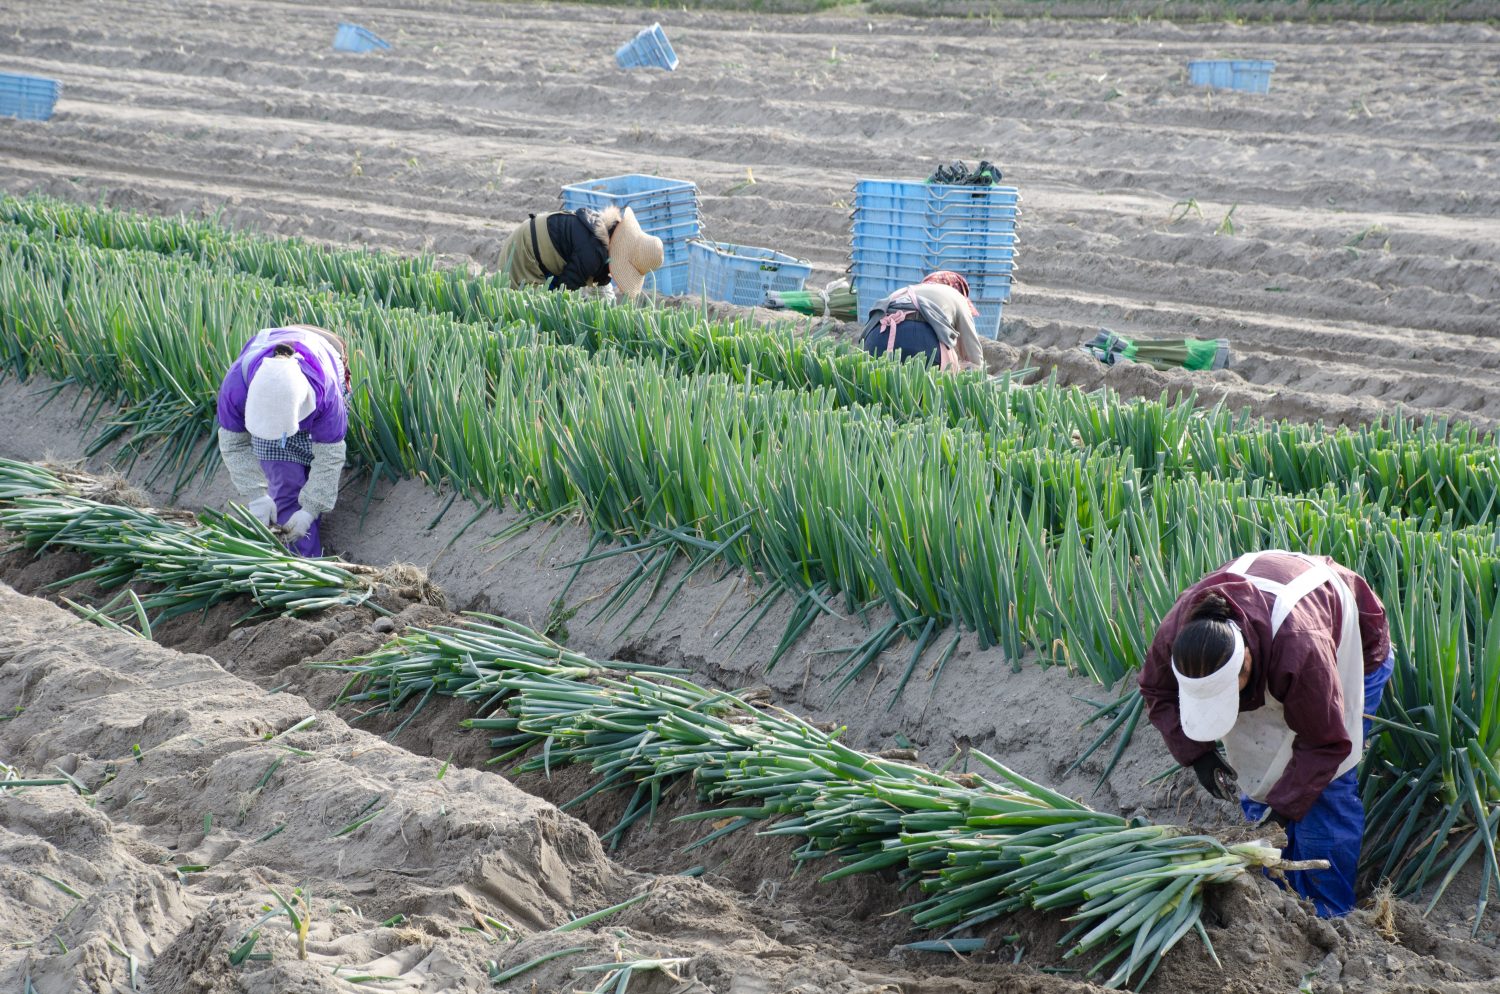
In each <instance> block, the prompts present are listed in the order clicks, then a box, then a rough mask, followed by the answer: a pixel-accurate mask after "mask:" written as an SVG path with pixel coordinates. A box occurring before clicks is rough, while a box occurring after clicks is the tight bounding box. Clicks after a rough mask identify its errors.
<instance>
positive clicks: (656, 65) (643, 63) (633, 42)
mask: <svg viewBox="0 0 1500 994" xmlns="http://www.w3.org/2000/svg"><path fill="white" fill-rule="evenodd" d="M615 63H616V64H617V65H618V66H619V67H620V68H621V69H665V70H667V71H668V72H672V71H674V70H675V69H676V68H677V53H676V52H675V51H673V50H672V43H671V42H669V41H667V33H666V32H665V31H663V30H662V29H661V25H660V24H653V25H651V26H650V27H649V28H642V29H641V30H640V33H639V34H637V35H636V36H635V37H634V38H632V39H630V40H629V41H627V42H626V43H625V44H623V45H621V46H620V47H619V48H617V49H615Z"/></svg>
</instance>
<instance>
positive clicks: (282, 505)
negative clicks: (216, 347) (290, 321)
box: [219, 324, 349, 556]
mask: <svg viewBox="0 0 1500 994" xmlns="http://www.w3.org/2000/svg"><path fill="white" fill-rule="evenodd" d="M348 391H349V364H348V359H347V351H346V349H345V347H344V342H343V340H342V339H340V338H339V337H338V336H337V335H335V334H333V332H331V331H326V330H324V329H322V328H317V327H314V326H312V325H306V324H303V325H291V326H289V327H285V328H268V329H266V330H265V331H262V332H260V333H259V334H257V335H256V336H255V337H254V338H252V339H251V340H250V341H249V342H248V343H247V344H246V345H245V347H244V349H243V350H241V352H240V354H239V358H237V359H235V361H234V364H233V365H232V366H230V367H229V371H228V372H227V373H225V374H224V382H223V385H222V386H221V387H220V388H219V454H220V455H221V456H222V457H223V459H224V467H225V469H227V470H228V471H229V478H230V481H231V482H232V483H233V484H234V488H235V489H236V490H238V491H239V493H240V495H241V496H242V497H243V498H245V502H246V503H245V506H246V508H247V509H248V510H249V511H250V513H251V514H253V515H254V516H255V517H256V518H258V519H259V520H260V521H261V522H263V523H265V524H268V525H269V524H277V525H281V526H282V527H284V528H285V529H286V537H287V546H288V548H290V549H291V550H292V551H293V552H296V553H297V554H299V555H303V556H319V555H322V554H323V545H322V541H321V539H320V537H319V533H318V520H319V518H320V517H321V516H322V515H323V514H326V513H327V512H329V511H331V510H333V505H334V503H335V502H336V501H337V500H338V492H339V475H340V473H341V472H342V471H343V468H344V454H345V449H344V435H345V433H346V432H347V431H348V427H349V414H348V402H347V396H348Z"/></svg>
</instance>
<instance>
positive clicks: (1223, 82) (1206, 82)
mask: <svg viewBox="0 0 1500 994" xmlns="http://www.w3.org/2000/svg"><path fill="white" fill-rule="evenodd" d="M1275 68H1276V63H1275V62H1273V61H1271V60H1269V59H1195V60H1194V61H1192V62H1189V63H1188V82H1189V83H1191V84H1193V85H1194V86H1209V87H1213V88H1214V89H1216V90H1239V91H1241V92H1242V93H1270V92H1271V71H1272V70H1273V69H1275Z"/></svg>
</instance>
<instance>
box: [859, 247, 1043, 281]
mask: <svg viewBox="0 0 1500 994" xmlns="http://www.w3.org/2000/svg"><path fill="white" fill-rule="evenodd" d="M849 261H850V262H853V263H855V264H856V265H859V266H863V267H866V268H879V267H887V268H890V269H891V270H893V271H894V270H900V271H902V272H905V271H907V270H920V271H921V273H922V274H923V275H926V274H927V273H930V272H933V271H935V270H938V269H951V270H953V271H954V272H955V273H963V274H964V275H965V276H968V275H969V274H970V273H974V274H976V275H1004V274H1005V273H1008V272H1010V271H1011V270H1013V269H1015V267H1016V255H1015V249H990V250H988V252H987V253H986V254H980V253H979V252H978V251H977V250H975V251H969V252H919V251H913V252H893V251H879V252H877V251H870V250H866V249H858V250H855V251H854V252H851V253H850V254H849Z"/></svg>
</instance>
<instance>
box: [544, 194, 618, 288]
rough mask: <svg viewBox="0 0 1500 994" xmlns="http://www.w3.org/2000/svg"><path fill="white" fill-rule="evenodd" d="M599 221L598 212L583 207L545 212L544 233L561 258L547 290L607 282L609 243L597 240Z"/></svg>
mask: <svg viewBox="0 0 1500 994" xmlns="http://www.w3.org/2000/svg"><path fill="white" fill-rule="evenodd" d="M599 222H600V218H599V212H598V211H595V210H591V209H590V208H587V207H580V208H578V209H577V210H576V211H573V212H572V213H571V214H569V213H567V212H566V211H558V212H555V213H552V214H548V215H547V236H548V237H549V238H551V239H552V247H553V248H554V249H556V250H557V254H558V255H560V256H562V259H563V271H562V272H561V273H558V274H557V275H555V276H553V277H552V279H551V280H549V281H548V283H547V289H549V290H556V289H557V288H558V287H559V286H562V287H566V288H567V289H569V290H577V289H578V288H580V287H583V286H587V285H589V284H591V283H592V284H598V285H599V286H604V285H606V284H607V283H609V246H608V245H607V244H605V243H604V242H602V241H600V238H599V234H598V232H599V231H600V230H601V227H602V226H601V225H600V223H599Z"/></svg>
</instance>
